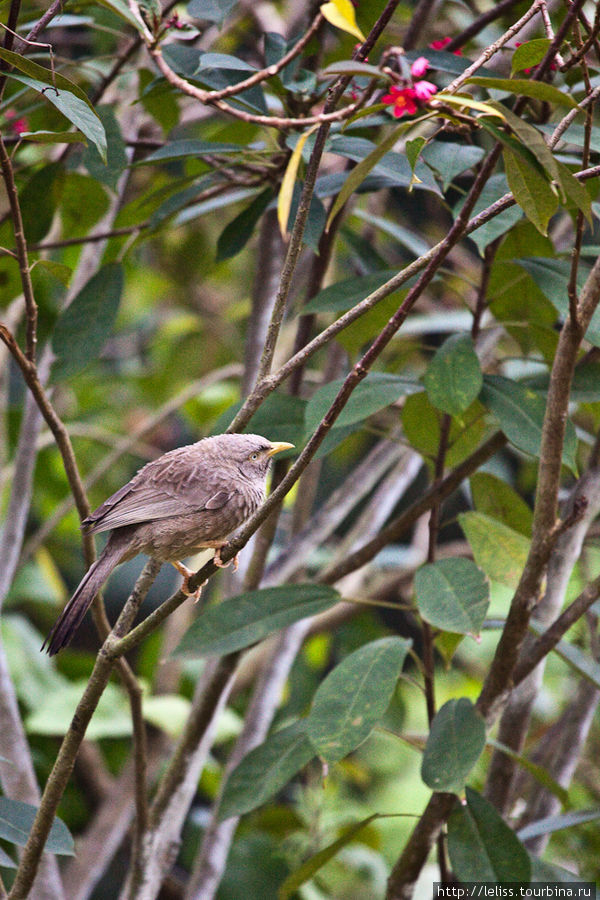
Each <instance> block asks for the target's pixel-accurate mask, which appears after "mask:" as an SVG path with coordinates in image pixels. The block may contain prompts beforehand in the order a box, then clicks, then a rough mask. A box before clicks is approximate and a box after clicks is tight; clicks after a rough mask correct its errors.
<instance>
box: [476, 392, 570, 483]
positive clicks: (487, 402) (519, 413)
mask: <svg viewBox="0 0 600 900" xmlns="http://www.w3.org/2000/svg"><path fill="white" fill-rule="evenodd" d="M479 399H480V400H481V402H482V403H483V405H484V406H486V407H487V408H488V409H489V410H490V412H491V413H492V414H493V415H494V416H495V418H496V419H497V420H498V423H499V425H500V428H501V429H502V431H503V432H504V434H505V435H506V437H507V438H508V440H509V441H510V442H511V444H514V446H515V447H518V448H519V450H522V451H523V452H524V453H529V454H531V456H536V457H537V456H539V455H540V446H541V441H542V427H543V424H544V416H545V413H546V401H545V398H544V397H542V396H540V394H537V393H536V392H535V391H532V390H531V388H529V387H527V386H526V385H523V384H521V383H520V382H518V381H512V379H510V378H504V377H502V376H501V375H486V376H484V379H483V387H482V389H481V392H480V394H479ZM576 453H577V435H576V433H575V429H574V427H573V423H572V422H570V421H567V428H566V433H565V443H564V447H563V455H562V459H563V462H564V463H565V465H567V466H568V467H569V468H570V469H571V471H572V472H577V462H576V459H575V455H576Z"/></svg>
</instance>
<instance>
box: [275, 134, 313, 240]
mask: <svg viewBox="0 0 600 900" xmlns="http://www.w3.org/2000/svg"><path fill="white" fill-rule="evenodd" d="M318 127H319V126H318V125H313V126H312V128H309V129H308V131H305V132H304V134H302V135H301V136H300V138H299V140H298V143H297V144H296V146H295V147H294V152H293V153H292V155H291V156H290V161H289V162H288V164H287V169H286V170H285V174H284V176H283V180H282V182H281V188H280V190H279V197H278V198H277V221H278V222H279V230H280V231H281V235H282V237H284V238H285V236H286V235H287V226H288V219H289V217H290V207H291V205H292V197H293V196H294V184H295V183H296V175H297V174H298V166H299V165H300V159H301V158H302V151H303V149H304V145H305V143H306V139H307V138H308V136H309V135H311V134H312V133H313V131H315V130H316V129H317V128H318Z"/></svg>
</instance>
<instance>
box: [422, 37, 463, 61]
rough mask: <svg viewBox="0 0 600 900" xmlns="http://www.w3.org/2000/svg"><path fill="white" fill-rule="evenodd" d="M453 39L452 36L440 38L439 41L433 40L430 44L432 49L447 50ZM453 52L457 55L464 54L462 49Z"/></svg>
mask: <svg viewBox="0 0 600 900" xmlns="http://www.w3.org/2000/svg"><path fill="white" fill-rule="evenodd" d="M451 40H452V38H449V37H443V38H439V40H437V41H432V42H431V43H430V45H429V46H430V47H431V49H432V50H445V48H446V47H447V46H448V44H449V43H450V41H451ZM452 52H453V53H454V55H455V56H462V50H453V51H452Z"/></svg>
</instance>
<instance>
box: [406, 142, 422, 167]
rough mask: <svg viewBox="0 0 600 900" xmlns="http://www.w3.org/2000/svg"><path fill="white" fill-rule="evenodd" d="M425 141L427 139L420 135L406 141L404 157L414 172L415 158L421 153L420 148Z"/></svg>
mask: <svg viewBox="0 0 600 900" xmlns="http://www.w3.org/2000/svg"><path fill="white" fill-rule="evenodd" d="M426 143H427V139H426V138H424V137H423V136H422V135H419V137H416V138H414V139H413V140H412V141H407V142H406V158H407V160H408V162H409V165H410V168H411V171H412V172H413V173H414V171H415V166H416V164H417V160H418V158H419V156H420V155H421V150H422V149H423V147H424V146H425V144H426Z"/></svg>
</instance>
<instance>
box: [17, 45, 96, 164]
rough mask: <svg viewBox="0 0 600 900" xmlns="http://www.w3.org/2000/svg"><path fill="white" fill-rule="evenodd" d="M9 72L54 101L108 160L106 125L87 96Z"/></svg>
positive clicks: (51, 101) (53, 103)
mask: <svg viewBox="0 0 600 900" xmlns="http://www.w3.org/2000/svg"><path fill="white" fill-rule="evenodd" d="M4 52H7V51H4ZM9 74H10V77H11V78H14V79H16V81H20V82H21V84H26V85H27V87H30V88H32V89H33V90H34V91H37V92H38V93H39V94H42V95H43V96H44V97H45V99H46V100H48V101H49V102H50V103H52V105H53V106H55V107H56V108H57V109H58V110H59V112H61V113H62V114H63V116H65V118H66V119H68V120H69V122H71V123H72V124H73V125H74V126H75V127H76V128H78V129H79V131H81V133H82V134H84V135H85V136H86V138H87V139H88V140H89V141H91V142H92V143H93V144H95V145H96V147H97V148H98V153H99V154H100V157H101V159H102V160H104V162H106V134H105V133H104V127H103V125H102V122H101V121H100V119H99V118H98V116H97V115H96V113H95V112H94V110H93V108H92V107H91V106H90V104H89V101H88V100H87V98H86V100H82V99H81V98H80V97H79V96H78V95H77V94H74V93H71V92H70V91H68V90H65V89H62V90H59V91H58V93H57V92H56V91H55V90H54V88H51V87H50V88H49V87H48V86H47V84H45V83H44V82H43V81H38V80H37V79H35V78H30V77H29V76H28V75H17V74H16V73H15V72H11V73H9Z"/></svg>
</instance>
